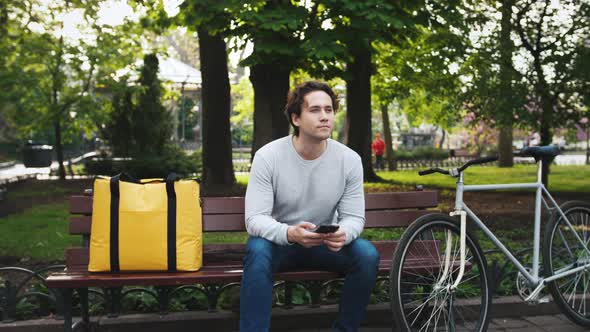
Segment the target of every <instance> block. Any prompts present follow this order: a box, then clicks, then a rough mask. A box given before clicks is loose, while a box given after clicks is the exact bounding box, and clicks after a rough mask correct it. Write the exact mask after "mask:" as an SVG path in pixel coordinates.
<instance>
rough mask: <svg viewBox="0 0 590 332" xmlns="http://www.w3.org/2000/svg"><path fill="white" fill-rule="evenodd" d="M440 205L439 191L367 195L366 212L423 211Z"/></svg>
mask: <svg viewBox="0 0 590 332" xmlns="http://www.w3.org/2000/svg"><path fill="white" fill-rule="evenodd" d="M437 205H438V192H437V191H412V192H395V193H369V194H365V210H367V211H369V210H384V209H387V210H394V209H423V208H431V207H436V206H437Z"/></svg>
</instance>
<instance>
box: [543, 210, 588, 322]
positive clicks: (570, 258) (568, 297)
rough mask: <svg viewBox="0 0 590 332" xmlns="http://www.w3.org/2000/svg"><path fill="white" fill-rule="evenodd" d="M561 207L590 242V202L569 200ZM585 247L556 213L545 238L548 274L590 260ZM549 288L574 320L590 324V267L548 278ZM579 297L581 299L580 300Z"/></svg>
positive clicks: (583, 236)
mask: <svg viewBox="0 0 590 332" xmlns="http://www.w3.org/2000/svg"><path fill="white" fill-rule="evenodd" d="M560 208H561V210H562V211H563V213H564V214H565V216H566V217H567V218H568V220H570V223H572V226H574V229H576V228H580V229H581V230H583V232H579V231H578V235H580V237H581V238H582V240H583V241H585V243H589V242H590V203H587V202H582V201H570V202H566V203H564V204H562V205H561V206H560ZM575 245H577V247H576V246H575ZM582 248H583V247H582V246H581V245H580V244H579V242H578V241H577V239H576V238H575V235H574V234H573V232H571V229H570V228H569V227H568V226H567V224H566V223H565V220H564V219H563V218H562V216H561V214H559V213H555V214H554V215H553V216H552V217H551V221H550V222H549V224H548V225H547V231H546V232H545V239H544V241H543V265H544V267H545V271H547V276H552V275H553V274H554V273H555V271H558V270H560V269H562V268H564V267H565V266H567V265H570V264H572V266H576V265H578V266H579V264H581V263H584V261H585V262H586V263H588V262H590V254H588V253H587V252H586V251H585V250H584V249H582ZM572 280H573V281H572ZM580 281H581V283H580ZM571 286H573V288H572V287H571ZM548 288H549V292H550V293H551V295H552V296H553V300H554V301H555V303H556V304H557V305H558V306H559V308H560V309H561V311H562V312H563V313H564V314H565V315H566V316H567V317H568V318H569V319H570V320H571V321H573V322H574V323H576V324H578V325H581V326H585V327H590V269H585V270H582V271H580V272H576V273H574V274H572V275H569V276H566V277H563V278H560V279H557V280H554V281H552V282H549V283H548ZM571 290H573V292H571ZM578 290H580V292H578ZM568 291H569V293H568ZM580 297H581V299H580ZM577 300H580V301H579V303H578V304H577V303H576V302H577ZM578 306H579V307H578ZM576 307H578V309H576ZM587 309H588V310H587ZM580 311H582V312H580Z"/></svg>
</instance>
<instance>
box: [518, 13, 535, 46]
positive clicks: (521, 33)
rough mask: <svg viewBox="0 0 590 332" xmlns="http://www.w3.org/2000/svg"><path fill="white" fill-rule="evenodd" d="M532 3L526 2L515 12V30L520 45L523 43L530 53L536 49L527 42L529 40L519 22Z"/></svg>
mask: <svg viewBox="0 0 590 332" xmlns="http://www.w3.org/2000/svg"><path fill="white" fill-rule="evenodd" d="M531 5H532V2H528V3H527V4H526V5H525V6H524V8H522V9H520V10H519V11H518V13H516V26H515V30H516V32H517V33H518V36H519V37H520V40H521V41H522V45H524V47H525V48H526V49H527V50H528V51H529V52H531V54H535V53H536V50H535V49H534V48H533V45H531V43H530V42H529V40H528V39H527V37H526V34H525V31H524V28H523V26H522V24H521V23H520V21H521V20H522V18H523V16H524V14H525V13H526V12H527V11H528V9H529V7H530V6H531Z"/></svg>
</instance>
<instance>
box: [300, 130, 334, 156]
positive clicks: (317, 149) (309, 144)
mask: <svg viewBox="0 0 590 332" xmlns="http://www.w3.org/2000/svg"><path fill="white" fill-rule="evenodd" d="M293 146H294V147H295V151H297V153H298V154H299V155H300V156H301V158H303V159H305V160H314V159H316V158H319V157H320V156H321V155H322V153H324V151H326V147H327V146H328V140H325V139H324V140H311V139H306V138H305V137H303V136H301V135H299V136H295V135H293Z"/></svg>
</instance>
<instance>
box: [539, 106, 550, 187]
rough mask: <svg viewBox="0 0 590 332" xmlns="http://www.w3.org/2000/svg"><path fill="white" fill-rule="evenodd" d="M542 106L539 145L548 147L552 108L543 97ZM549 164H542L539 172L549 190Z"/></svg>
mask: <svg viewBox="0 0 590 332" xmlns="http://www.w3.org/2000/svg"><path fill="white" fill-rule="evenodd" d="M541 100H542V104H543V116H542V118H541V145H549V144H551V141H552V139H553V133H552V130H551V112H552V111H553V109H552V108H553V107H552V106H551V105H552V103H551V101H545V97H541ZM550 166H551V164H550V163H549V162H544V163H543V168H542V170H541V172H542V174H541V181H543V184H544V185H545V187H546V188H547V189H549V173H550V171H551V169H550Z"/></svg>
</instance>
